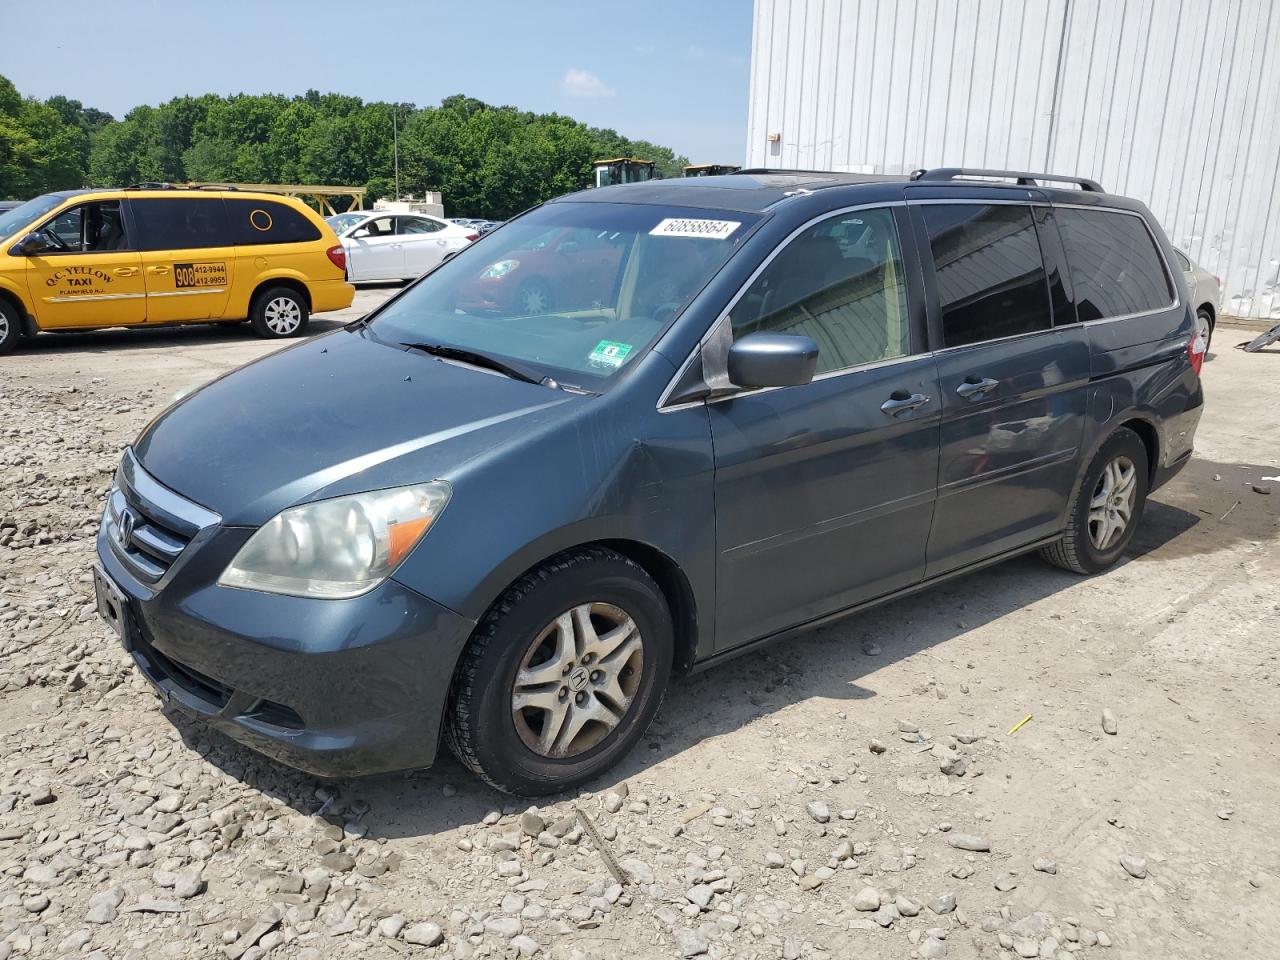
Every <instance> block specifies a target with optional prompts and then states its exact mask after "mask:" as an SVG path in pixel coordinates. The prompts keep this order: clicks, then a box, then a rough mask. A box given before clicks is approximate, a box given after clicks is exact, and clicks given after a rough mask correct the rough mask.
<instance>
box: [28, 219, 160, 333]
mask: <svg viewBox="0 0 1280 960" xmlns="http://www.w3.org/2000/svg"><path fill="white" fill-rule="evenodd" d="M35 232H36V233H38V234H39V235H40V237H41V238H42V239H43V240H44V241H45V243H46V247H45V249H44V250H43V251H42V252H40V253H38V254H33V255H31V256H30V257H28V258H27V263H28V269H27V289H28V291H29V292H30V294H31V302H32V304H33V306H34V307H35V314H36V324H37V325H38V326H39V327H40V328H41V329H42V330H59V329H70V328H74V327H115V326H124V325H127V324H134V323H142V322H143V320H145V319H146V310H147V306H146V287H145V284H144V281H143V279H142V265H141V260H140V258H139V256H138V253H137V251H136V250H135V249H134V248H133V243H132V240H131V238H130V237H129V236H128V233H127V231H126V225H125V222H124V217H123V215H122V213H121V208H120V201H119V200H95V201H92V202H90V203H82V204H78V205H76V206H74V207H69V208H66V209H64V210H61V211H60V212H58V213H56V214H54V216H52V217H51V218H50V219H49V220H47V221H46V222H45V223H44V224H42V225H41V226H40V227H38V228H37V229H36V231H35Z"/></svg>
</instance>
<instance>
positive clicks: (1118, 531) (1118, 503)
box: [1089, 456, 1138, 550]
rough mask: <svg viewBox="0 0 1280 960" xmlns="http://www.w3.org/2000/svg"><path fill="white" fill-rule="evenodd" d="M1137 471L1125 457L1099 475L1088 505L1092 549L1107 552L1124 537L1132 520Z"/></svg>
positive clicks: (1136, 489) (1111, 463)
mask: <svg viewBox="0 0 1280 960" xmlns="http://www.w3.org/2000/svg"><path fill="white" fill-rule="evenodd" d="M1137 492H1138V468H1137V467H1135V466H1134V464H1133V461H1132V460H1130V459H1129V458H1128V457H1125V456H1120V457H1116V458H1115V459H1114V460H1112V461H1111V462H1110V463H1108V464H1107V465H1106V467H1105V468H1104V469H1103V471H1102V476H1100V477H1099V478H1098V485H1097V486H1096V487H1095V488H1094V491H1093V498H1092V499H1091V500H1090V501H1089V539H1090V541H1092V543H1093V546H1094V549H1096V550H1108V549H1110V548H1111V547H1112V546H1113V545H1114V544H1115V542H1116V541H1117V540H1118V539H1119V538H1120V537H1121V536H1122V535H1123V534H1124V531H1125V529H1126V528H1127V527H1128V526H1129V520H1130V519H1131V518H1132V517H1133V503H1134V498H1135V496H1136V495H1137Z"/></svg>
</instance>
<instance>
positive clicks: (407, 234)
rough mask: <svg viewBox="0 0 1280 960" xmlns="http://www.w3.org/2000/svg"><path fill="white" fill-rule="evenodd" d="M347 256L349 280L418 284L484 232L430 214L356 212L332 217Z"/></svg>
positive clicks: (332, 223) (330, 218)
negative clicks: (447, 258) (419, 280)
mask: <svg viewBox="0 0 1280 960" xmlns="http://www.w3.org/2000/svg"><path fill="white" fill-rule="evenodd" d="M328 221H329V225H330V226H332V227H333V228H334V230H335V231H336V232H337V234H338V239H339V240H341V241H342V246H343V249H344V250H345V251H346V254H347V279H348V280H351V281H352V282H359V281H363V280H415V279H417V278H418V277H420V276H422V275H423V274H424V273H426V272H427V271H428V270H430V269H432V268H433V267H435V266H437V265H438V264H439V263H440V261H442V260H443V259H444V258H445V257H446V256H448V255H449V254H450V253H456V252H457V251H458V250H461V249H462V248H463V247H465V246H467V245H468V244H470V243H472V242H473V241H475V240H479V239H480V232H479V231H478V230H476V229H474V228H471V227H463V226H459V225H457V224H454V223H450V222H449V221H447V220H441V219H439V218H437V217H432V216H428V215H427V214H425V213H385V212H382V211H377V210H356V211H352V212H350V213H339V214H335V215H334V216H332V217H329V218H328Z"/></svg>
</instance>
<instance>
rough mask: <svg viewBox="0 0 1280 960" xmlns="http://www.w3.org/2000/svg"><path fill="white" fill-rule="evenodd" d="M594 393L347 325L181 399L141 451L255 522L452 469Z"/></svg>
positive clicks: (175, 486)
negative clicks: (446, 356)
mask: <svg viewBox="0 0 1280 960" xmlns="http://www.w3.org/2000/svg"><path fill="white" fill-rule="evenodd" d="M585 400H586V398H584V397H578V396H573V395H570V394H566V393H563V392H560V391H557V390H554V389H551V388H548V387H544V386H541V385H539V384H530V383H523V382H521V381H517V380H511V379H509V378H507V377H503V376H500V375H495V374H492V373H489V372H486V371H481V370H477V369H475V368H473V367H464V366H459V365H458V364H454V363H448V362H445V361H442V360H439V359H437V358H435V357H431V356H428V355H427V354H424V353H420V352H416V351H405V350H402V349H400V348H399V347H396V346H387V345H386V344H382V343H379V342H377V341H375V340H373V339H371V338H369V337H368V335H367V334H365V333H364V332H362V331H345V330H340V331H336V332H335V333H332V334H329V335H327V336H323V337H316V338H314V339H311V340H308V341H306V342H305V343H302V344H299V345H298V346H296V347H292V348H290V349H287V350H283V351H280V352H279V353H275V354H272V355H270V356H268V357H264V358H263V359H261V360H258V361H256V362H254V363H251V364H249V365H248V366H246V367H242V368H240V369H239V370H237V371H235V372H234V373H231V374H228V375H227V376H225V377H222V378H221V379H219V380H215V381H214V382H213V383H211V384H209V385H208V386H206V387H204V388H202V389H201V390H199V391H197V392H196V393H193V394H192V395H191V396H189V397H187V398H185V399H184V400H182V401H180V402H179V403H176V404H174V405H173V406H172V407H170V408H169V409H168V410H166V411H165V412H164V413H162V414H161V415H160V416H159V417H157V418H156V419H155V420H154V421H153V422H152V423H151V424H150V425H149V426H148V427H147V428H146V430H144V431H143V433H142V436H140V437H139V438H138V440H137V442H136V443H135V444H134V453H135V455H136V456H137V457H138V460H139V461H140V462H141V463H142V466H143V467H144V468H145V469H146V471H147V472H148V473H150V474H151V475H152V476H153V477H155V478H156V479H157V480H158V481H160V483H162V484H164V485H165V486H166V487H169V488H170V489H171V490H174V491H176V492H178V493H180V494H182V495H183V496H184V497H187V498H188V499H190V500H194V501H195V502H196V503H199V504H201V505H203V506H205V507H208V508H209V509H210V510H215V511H217V512H218V513H219V514H221V515H222V518H223V522H224V523H227V524H231V525H251V526H256V525H258V524H261V523H265V522H266V521H267V520H269V519H270V518H271V517H273V516H274V515H275V514H276V513H278V512H279V511H280V510H283V509H284V508H285V507H288V506H292V505H293V504H295V503H301V502H305V501H308V500H317V499H322V498H324V497H327V496H338V495H340V494H344V493H351V492H355V491H359V490H371V489H377V488H380V487H387V486H395V485H398V484H401V483H414V482H419V481H423V480H434V479H448V478H449V475H450V473H451V472H452V471H455V470H457V469H458V468H459V467H460V466H461V465H462V464H464V463H466V462H467V461H468V460H470V459H472V458H474V457H477V456H480V455H482V454H484V453H488V452H491V451H492V449H493V448H494V447H495V446H497V445H500V444H503V443H507V442H512V441H514V440H517V439H519V438H521V437H524V436H528V435H529V434H530V433H531V432H532V431H533V429H534V428H535V427H536V426H537V425H539V424H542V423H545V422H546V421H547V420H548V419H550V417H549V416H548V413H549V411H550V410H551V409H552V408H554V407H562V406H564V405H566V404H570V403H582V402H584V401H585ZM562 412H563V411H559V410H557V411H556V413H557V415H558V414H560V413H562Z"/></svg>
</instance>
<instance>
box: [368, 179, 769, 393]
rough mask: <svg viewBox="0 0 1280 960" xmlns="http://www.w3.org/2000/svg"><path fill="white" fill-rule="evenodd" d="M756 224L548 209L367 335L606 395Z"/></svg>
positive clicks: (685, 211) (480, 247)
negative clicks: (474, 357)
mask: <svg viewBox="0 0 1280 960" xmlns="http://www.w3.org/2000/svg"><path fill="white" fill-rule="evenodd" d="M759 219H760V217H759V216H758V215H755V214H748V213H739V212H737V211H722V210H703V209H695V208H687V207H668V206H661V205H656V204H623V203H601V202H576V203H575V202H571V201H570V202H565V201H561V202H558V203H549V204H546V205H545V206H542V207H540V208H538V209H537V210H535V211H533V212H532V213H529V214H527V215H525V216H523V217H520V218H519V219H517V220H513V221H512V222H510V223H508V224H506V225H505V226H504V227H503V228H502V229H501V230H499V231H497V232H495V233H492V234H490V235H489V236H487V237H485V238H483V239H482V240H479V241H477V242H476V243H475V244H473V245H472V246H470V247H468V248H466V249H464V250H463V251H462V252H461V253H460V254H458V255H457V256H456V257H454V258H453V259H451V260H448V261H446V262H445V263H444V264H443V265H441V266H440V267H439V268H437V269H436V270H434V271H433V272H431V273H430V274H428V275H427V276H426V277H424V278H423V279H422V280H420V281H419V282H418V283H417V284H415V285H414V286H413V287H412V288H411V289H409V290H408V291H406V292H405V293H404V294H403V295H402V296H400V297H399V298H397V299H396V300H394V301H393V302H391V303H389V304H388V305H387V306H386V307H385V308H383V309H382V310H381V311H380V312H379V313H378V314H377V315H376V316H375V317H374V319H373V320H372V322H371V323H370V329H371V331H372V332H373V335H374V336H375V337H376V338H377V339H379V340H382V341H384V342H389V343H403V344H414V345H418V346H422V345H432V346H437V347H445V348H449V349H452V350H466V351H469V352H471V353H473V354H475V353H479V354H483V355H485V356H486V357H489V358H495V359H499V360H502V361H504V362H506V363H508V364H509V365H511V366H517V367H520V368H521V369H523V370H525V371H528V372H532V373H536V374H537V375H538V376H539V377H543V376H546V377H551V378H553V379H555V380H557V381H563V382H566V383H572V384H575V385H578V386H582V387H584V388H586V389H589V390H597V391H598V390H600V389H601V388H602V387H604V386H606V385H607V384H608V382H609V381H610V380H611V379H612V378H614V377H615V376H616V375H617V374H618V373H619V372H620V371H621V370H623V369H624V368H625V367H627V366H628V365H630V364H633V363H634V362H635V361H636V360H637V359H638V358H639V357H640V356H641V355H642V354H643V353H644V352H645V350H647V349H648V347H649V346H650V345H651V344H652V343H653V342H654V341H655V340H656V339H657V338H658V336H659V334H661V333H662V332H663V330H665V329H666V327H667V325H668V324H669V323H670V322H671V321H672V320H673V319H674V318H675V317H676V316H677V315H678V314H679V313H680V312H681V311H682V310H683V309H684V308H685V306H686V305H687V304H688V303H689V302H690V301H691V300H692V299H693V297H694V296H696V295H697V293H698V292H699V291H700V290H701V289H702V288H703V287H704V286H705V285H706V283H707V282H708V281H709V280H710V279H711V278H712V277H713V276H714V275H715V274H716V272H717V271H718V270H719V269H720V268H721V267H722V266H723V265H724V263H725V262H726V261H727V260H728V259H729V257H730V256H731V255H732V254H733V253H734V251H736V250H737V249H738V248H739V246H740V245H741V244H742V242H743V240H744V239H745V238H746V236H747V234H749V233H750V232H751V228H752V227H753V226H754V225H755V224H756V223H757V222H758V221H759Z"/></svg>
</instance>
